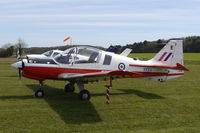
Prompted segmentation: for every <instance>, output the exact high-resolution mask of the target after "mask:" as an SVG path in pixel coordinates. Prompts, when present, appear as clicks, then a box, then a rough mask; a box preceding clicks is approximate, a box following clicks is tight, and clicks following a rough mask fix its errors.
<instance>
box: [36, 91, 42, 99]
mask: <svg viewBox="0 0 200 133" xmlns="http://www.w3.org/2000/svg"><path fill="white" fill-rule="evenodd" d="M35 97H38V98H42V97H44V91H43V90H37V91H36V92H35Z"/></svg>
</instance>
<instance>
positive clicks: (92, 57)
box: [75, 49, 99, 64]
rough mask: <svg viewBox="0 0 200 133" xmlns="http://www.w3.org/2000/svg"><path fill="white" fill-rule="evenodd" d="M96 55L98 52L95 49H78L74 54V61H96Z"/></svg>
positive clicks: (77, 62)
mask: <svg viewBox="0 0 200 133" xmlns="http://www.w3.org/2000/svg"><path fill="white" fill-rule="evenodd" d="M98 56H99V52H97V51H93V50H89V49H79V51H78V53H77V55H76V56H75V63H76V64H83V63H98Z"/></svg>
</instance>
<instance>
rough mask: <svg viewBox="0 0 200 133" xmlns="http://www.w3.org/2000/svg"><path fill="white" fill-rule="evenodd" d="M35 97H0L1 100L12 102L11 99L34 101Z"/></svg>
mask: <svg viewBox="0 0 200 133" xmlns="http://www.w3.org/2000/svg"><path fill="white" fill-rule="evenodd" d="M32 98H33V95H26V96H0V100H10V99H23V100H26V99H32Z"/></svg>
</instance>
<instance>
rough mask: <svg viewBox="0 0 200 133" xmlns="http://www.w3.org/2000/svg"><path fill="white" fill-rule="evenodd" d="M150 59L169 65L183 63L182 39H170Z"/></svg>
mask: <svg viewBox="0 0 200 133" xmlns="http://www.w3.org/2000/svg"><path fill="white" fill-rule="evenodd" d="M152 61H153V62H157V63H162V64H165V65H169V66H176V65H177V63H178V64H181V65H183V40H170V41H169V42H168V43H167V44H166V45H165V46H164V47H163V48H162V49H161V50H160V52H159V53H158V54H156V56H155V57H154V58H153V59H152Z"/></svg>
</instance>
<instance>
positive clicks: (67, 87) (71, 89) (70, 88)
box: [64, 84, 75, 92]
mask: <svg viewBox="0 0 200 133" xmlns="http://www.w3.org/2000/svg"><path fill="white" fill-rule="evenodd" d="M64 90H65V92H74V90H75V87H74V85H73V84H67V85H65V88H64Z"/></svg>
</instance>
